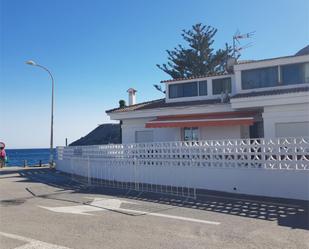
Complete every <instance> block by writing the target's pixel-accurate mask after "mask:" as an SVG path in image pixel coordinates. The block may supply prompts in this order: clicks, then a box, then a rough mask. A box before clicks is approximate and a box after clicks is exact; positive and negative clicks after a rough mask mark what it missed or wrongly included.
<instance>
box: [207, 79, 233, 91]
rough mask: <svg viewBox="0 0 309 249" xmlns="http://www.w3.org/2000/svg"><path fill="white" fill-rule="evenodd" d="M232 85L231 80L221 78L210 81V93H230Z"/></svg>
mask: <svg viewBox="0 0 309 249" xmlns="http://www.w3.org/2000/svg"><path fill="white" fill-rule="evenodd" d="M231 91H232V84H231V78H222V79H214V80H212V92H213V94H221V93H226V92H227V93H231Z"/></svg>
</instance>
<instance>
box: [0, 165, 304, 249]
mask: <svg viewBox="0 0 309 249" xmlns="http://www.w3.org/2000/svg"><path fill="white" fill-rule="evenodd" d="M308 210H309V208H308V202H301V201H292V200H282V199H271V198H267V199H266V198H256V197H251V196H238V195H227V194H222V193H215V192H210V191H204V192H201V191H199V192H198V199H197V200H191V199H187V200H185V199H181V198H177V197H171V196H166V195H161V196H160V195H155V194H149V193H148V194H145V193H137V192H132V191H130V192H127V191H124V190H115V189H107V188H105V189H103V188H92V187H86V186H84V185H81V184H79V183H76V182H74V181H72V180H71V177H70V176H68V175H64V174H61V173H59V172H57V171H54V170H50V169H47V168H36V169H31V168H28V169H17V168H6V169H1V170H0V248H3V249H11V248H18V249H36V248H40V249H42V248H43V249H44V248H46V249H49V248H55V249H56V248H59V249H61V248H63V249H65V248H76V249H81V248H83V249H86V248H91V249H96V248H100V249H102V248H113V249H118V248H135V249H139V248H143V249H144V248H147V249H148V248H149V249H152V248H154V249H157V248H168V249H173V248H175V249H181V248H188V249H189V248H190V249H191V248H192V249H193V248H218V249H223V248H229V249H230V248H246V249H249V248H263V249H264V248H280V249H281V248H297V249H306V248H309V232H308V228H309V216H308Z"/></svg>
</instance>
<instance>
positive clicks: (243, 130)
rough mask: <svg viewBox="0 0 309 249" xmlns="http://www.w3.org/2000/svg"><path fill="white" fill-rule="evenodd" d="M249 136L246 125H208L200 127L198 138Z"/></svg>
mask: <svg viewBox="0 0 309 249" xmlns="http://www.w3.org/2000/svg"><path fill="white" fill-rule="evenodd" d="M247 137H249V127H248V126H239V125H235V126H209V127H200V138H201V139H202V140H209V139H210V140H212V139H229V138H247Z"/></svg>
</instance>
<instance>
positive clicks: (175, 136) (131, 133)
mask: <svg viewBox="0 0 309 249" xmlns="http://www.w3.org/2000/svg"><path fill="white" fill-rule="evenodd" d="M153 119H154V117H152V118H137V119H126V120H123V124H122V142H123V143H125V144H126V143H135V142H136V141H135V132H136V131H153V142H165V141H179V140H181V137H180V135H181V134H180V129H179V128H157V129H151V128H145V124H146V122H147V121H149V120H153Z"/></svg>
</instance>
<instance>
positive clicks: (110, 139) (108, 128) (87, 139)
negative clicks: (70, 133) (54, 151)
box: [69, 124, 120, 146]
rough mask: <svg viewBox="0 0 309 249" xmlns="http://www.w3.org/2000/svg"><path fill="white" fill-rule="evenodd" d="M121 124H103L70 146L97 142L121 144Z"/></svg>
mask: <svg viewBox="0 0 309 249" xmlns="http://www.w3.org/2000/svg"><path fill="white" fill-rule="evenodd" d="M119 143H120V125H119V124H102V125H99V126H98V127H97V128H95V129H94V130H93V131H91V132H90V133H89V134H87V135H86V136H84V137H81V138H80V139H78V140H76V141H75V142H73V143H71V144H70V145H69V146H78V145H95V144H119Z"/></svg>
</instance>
